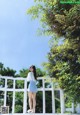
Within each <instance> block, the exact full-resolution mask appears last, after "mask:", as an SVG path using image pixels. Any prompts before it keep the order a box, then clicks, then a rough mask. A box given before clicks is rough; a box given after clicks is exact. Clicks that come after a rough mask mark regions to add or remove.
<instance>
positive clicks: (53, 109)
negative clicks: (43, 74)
mask: <svg viewBox="0 0 80 115" xmlns="http://www.w3.org/2000/svg"><path fill="white" fill-rule="evenodd" d="M52 113H55V95H54V87H53V82H52Z"/></svg>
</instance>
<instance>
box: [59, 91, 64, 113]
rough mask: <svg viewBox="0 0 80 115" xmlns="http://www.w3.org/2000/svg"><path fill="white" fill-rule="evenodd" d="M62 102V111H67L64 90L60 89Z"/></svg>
mask: <svg viewBox="0 0 80 115" xmlns="http://www.w3.org/2000/svg"><path fill="white" fill-rule="evenodd" d="M60 103H61V113H64V112H65V104H64V91H63V90H62V89H60Z"/></svg>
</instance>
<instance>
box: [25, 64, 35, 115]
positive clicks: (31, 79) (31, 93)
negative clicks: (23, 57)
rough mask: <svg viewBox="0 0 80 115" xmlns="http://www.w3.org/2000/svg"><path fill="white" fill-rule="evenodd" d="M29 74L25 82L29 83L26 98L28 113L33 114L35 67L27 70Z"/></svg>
mask: <svg viewBox="0 0 80 115" xmlns="http://www.w3.org/2000/svg"><path fill="white" fill-rule="evenodd" d="M29 70H30V72H29V73H28V76H27V81H29V86H28V97H29V107H30V109H29V110H28V112H31V113H35V107H36V92H37V86H36V79H37V77H36V67H35V66H34V65H32V66H31V67H30V68H29Z"/></svg>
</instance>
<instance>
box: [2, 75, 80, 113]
mask: <svg viewBox="0 0 80 115" xmlns="http://www.w3.org/2000/svg"><path fill="white" fill-rule="evenodd" d="M1 78H2V79H5V87H4V88H2V87H0V91H4V106H6V94H7V91H12V92H13V100H12V114H13V115H20V113H19V114H17V113H16V114H15V113H14V112H15V93H16V92H24V100H23V113H22V114H21V115H28V114H27V113H26V111H27V81H26V78H13V77H7V76H0V80H1ZM8 79H11V80H13V88H7V80H8ZM46 79H48V80H49V81H50V80H51V82H52V79H51V78H44V77H43V78H42V77H40V78H38V80H42V83H43V87H42V88H38V91H42V92H43V113H35V114H36V115H40V114H41V115H48V113H45V112H46V111H45V107H46V103H45V91H52V112H53V113H49V115H50V114H53V115H72V114H64V112H65V102H64V91H63V90H62V89H60V88H56V89H54V87H53V86H52V87H51V88H45V82H44V81H45V80H46ZM16 80H24V88H23V89H16V88H15V81H16ZM46 81H47V80H46ZM55 90H59V91H60V104H61V114H56V113H55V96H54V91H55ZM79 108H80V106H78V107H77V109H78V112H79ZM67 109H69V108H67ZM70 109H71V111H73V112H74V110H73V109H74V105H72V108H70ZM54 113H55V114H54ZM5 115H6V114H5ZM73 115H77V114H73Z"/></svg>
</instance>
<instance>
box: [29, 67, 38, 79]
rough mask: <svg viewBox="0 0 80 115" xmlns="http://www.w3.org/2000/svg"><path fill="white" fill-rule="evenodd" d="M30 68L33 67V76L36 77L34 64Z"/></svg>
mask: <svg viewBox="0 0 80 115" xmlns="http://www.w3.org/2000/svg"><path fill="white" fill-rule="evenodd" d="M30 68H33V73H34V77H35V79H37V75H36V67H35V66H34V65H32V66H31V67H30Z"/></svg>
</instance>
